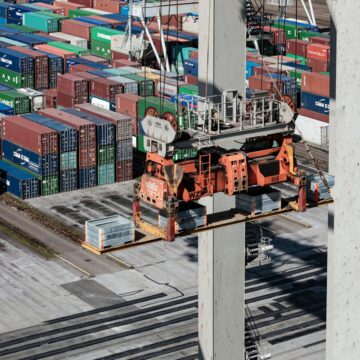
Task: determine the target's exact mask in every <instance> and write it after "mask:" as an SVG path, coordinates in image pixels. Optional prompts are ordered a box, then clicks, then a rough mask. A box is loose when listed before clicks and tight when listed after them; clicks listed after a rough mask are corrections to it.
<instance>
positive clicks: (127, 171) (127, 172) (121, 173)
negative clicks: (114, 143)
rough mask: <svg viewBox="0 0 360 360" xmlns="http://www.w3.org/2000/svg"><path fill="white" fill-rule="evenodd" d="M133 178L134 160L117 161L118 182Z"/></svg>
mask: <svg viewBox="0 0 360 360" xmlns="http://www.w3.org/2000/svg"><path fill="white" fill-rule="evenodd" d="M132 178H133V161H132V160H122V161H119V160H118V161H116V182H122V181H128V180H132Z"/></svg>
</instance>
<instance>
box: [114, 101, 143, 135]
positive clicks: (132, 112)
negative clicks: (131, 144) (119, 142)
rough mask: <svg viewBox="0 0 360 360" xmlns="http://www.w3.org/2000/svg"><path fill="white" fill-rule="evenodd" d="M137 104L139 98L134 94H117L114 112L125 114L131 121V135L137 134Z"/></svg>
mask: <svg viewBox="0 0 360 360" xmlns="http://www.w3.org/2000/svg"><path fill="white" fill-rule="evenodd" d="M138 103H139V96H137V95H135V94H119V95H117V96H116V112H118V113H123V114H127V115H128V116H130V117H131V121H132V134H133V135H135V136H136V135H137V133H138V130H137V128H138V126H137V121H138Z"/></svg>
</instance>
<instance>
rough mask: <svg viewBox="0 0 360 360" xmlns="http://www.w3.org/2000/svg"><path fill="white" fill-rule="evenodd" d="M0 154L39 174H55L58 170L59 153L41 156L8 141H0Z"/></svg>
mask: <svg viewBox="0 0 360 360" xmlns="http://www.w3.org/2000/svg"><path fill="white" fill-rule="evenodd" d="M2 155H3V158H4V159H6V160H9V161H11V162H12V163H14V164H16V165H18V166H21V167H23V168H25V169H27V170H30V171H31V172H33V173H35V174H38V175H40V176H50V175H55V174H57V173H58V172H59V155H58V154H47V155H44V156H41V155H39V154H36V153H34V152H32V151H30V150H27V149H25V148H24V147H22V146H20V145H17V144H13V143H11V142H10V141H7V140H4V139H3V141H2Z"/></svg>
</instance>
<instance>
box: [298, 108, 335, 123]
mask: <svg viewBox="0 0 360 360" xmlns="http://www.w3.org/2000/svg"><path fill="white" fill-rule="evenodd" d="M297 112H298V113H299V115H303V116H306V117H309V118H311V119H314V120H318V121H322V122H324V123H329V113H327V114H323V113H319V112H317V111H311V110H308V109H305V108H300V109H298V110H297Z"/></svg>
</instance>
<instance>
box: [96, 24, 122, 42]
mask: <svg viewBox="0 0 360 360" xmlns="http://www.w3.org/2000/svg"><path fill="white" fill-rule="evenodd" d="M90 34H91V41H99V42H102V43H105V44H108V45H109V46H110V44H111V37H112V36H115V35H125V34H126V33H124V32H123V31H119V30H114V29H110V28H106V27H103V26H94V27H92V28H91V29H90Z"/></svg>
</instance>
